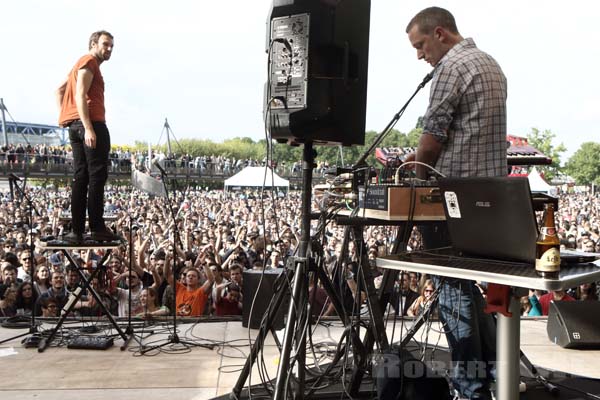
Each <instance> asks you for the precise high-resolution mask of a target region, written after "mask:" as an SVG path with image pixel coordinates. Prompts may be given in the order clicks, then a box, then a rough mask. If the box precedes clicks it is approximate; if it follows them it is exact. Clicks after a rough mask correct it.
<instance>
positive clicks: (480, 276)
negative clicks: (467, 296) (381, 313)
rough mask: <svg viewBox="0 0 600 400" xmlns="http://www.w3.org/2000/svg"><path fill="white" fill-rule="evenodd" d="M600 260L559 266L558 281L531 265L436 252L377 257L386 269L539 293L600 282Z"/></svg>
mask: <svg viewBox="0 0 600 400" xmlns="http://www.w3.org/2000/svg"><path fill="white" fill-rule="evenodd" d="M599 262H600V261H596V262H595V263H582V264H573V265H570V266H568V267H562V268H561V270H560V275H559V278H558V279H544V278H541V277H539V276H538V275H537V273H536V272H535V268H534V265H533V264H529V263H516V262H508V261H500V260H490V259H478V258H467V257H460V256H454V255H447V254H439V253H435V252H425V251H423V252H413V253H405V254H398V255H389V256H385V257H379V258H377V266H378V267H381V268H386V269H396V270H404V271H409V272H421V273H426V274H431V275H440V276H446V277H450V278H460V279H470V280H474V281H483V282H489V283H496V284H500V285H508V286H513V287H522V288H527V289H540V290H562V289H568V288H572V287H576V286H578V285H580V284H582V283H590V282H594V281H597V280H600V266H599V265H598V263H599Z"/></svg>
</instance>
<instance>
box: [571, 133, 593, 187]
mask: <svg viewBox="0 0 600 400" xmlns="http://www.w3.org/2000/svg"><path fill="white" fill-rule="evenodd" d="M598 154H600V143H596V142H586V143H583V144H582V145H581V147H580V148H579V150H577V152H575V154H573V156H572V157H571V158H570V159H569V161H568V162H567V165H566V172H567V174H569V175H570V176H571V177H573V178H574V179H575V181H576V183H577V184H578V185H590V184H592V183H594V184H595V185H600V158H599V157H598Z"/></svg>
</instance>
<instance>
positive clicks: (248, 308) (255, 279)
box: [242, 268, 290, 330]
mask: <svg viewBox="0 0 600 400" xmlns="http://www.w3.org/2000/svg"><path fill="white" fill-rule="evenodd" d="M283 271H284V270H283V268H277V269H272V270H265V273H264V275H263V272H262V271H256V270H247V271H244V279H243V281H242V291H243V295H244V299H243V301H242V326H243V327H244V328H247V327H250V328H251V329H259V328H260V323H261V321H262V319H263V315H265V314H266V313H267V311H268V310H269V306H270V305H271V302H272V300H274V299H275V296H276V294H277V293H276V292H277V290H278V287H277V284H279V285H281V283H280V281H281V280H280V279H279V280H278V278H279V277H280V276H281V274H282V273H283ZM261 278H262V281H261ZM279 290H286V293H284V295H283V296H284V298H283V301H282V302H281V305H280V306H279V309H278V310H277V314H276V315H275V319H274V320H273V323H272V325H271V326H272V327H273V328H274V329H275V330H280V329H283V328H284V326H285V325H284V319H283V316H284V315H285V313H286V312H287V309H288V305H289V299H290V294H289V289H288V286H287V285H285V286H284V289H281V288H279ZM257 291H258V294H257Z"/></svg>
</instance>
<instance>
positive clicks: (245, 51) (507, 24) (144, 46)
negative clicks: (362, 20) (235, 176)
mask: <svg viewBox="0 0 600 400" xmlns="http://www.w3.org/2000/svg"><path fill="white" fill-rule="evenodd" d="M270 4H271V1H270V0H229V1H210V2H209V1H204V0H190V1H188V0H173V1H168V2H167V1H154V0H145V1H137V0H132V1H128V0H118V1H115V0H103V1H94V2H92V1H87V0H77V1H76V0H52V1H48V0H19V1H5V2H3V4H2V23H1V24H0V38H1V39H2V42H1V45H2V58H1V60H0V97H1V98H3V99H4V103H5V105H6V107H7V109H8V111H9V112H10V113H11V115H12V117H13V118H14V119H15V120H16V121H23V122H33V123H42V124H56V123H57V119H58V109H57V105H56V100H55V94H54V93H55V90H56V89H57V87H58V85H59V84H60V83H61V81H62V80H64V78H65V77H66V75H67V73H68V72H69V70H70V69H71V68H72V66H73V65H74V63H75V61H76V60H77V59H78V58H79V57H80V56H82V55H84V54H85V53H87V40H88V38H89V35H90V34H91V32H93V31H96V30H100V29H105V30H108V31H109V32H111V33H112V34H113V35H114V36H115V47H114V50H113V54H112V57H111V59H110V60H109V61H108V62H106V63H103V64H102V67H101V69H102V74H103V76H104V80H105V82H106V108H107V124H108V127H109V129H110V131H111V137H112V142H113V144H133V143H134V142H135V141H145V142H148V143H150V144H164V143H165V136H164V129H163V127H164V121H165V118H168V120H169V124H170V126H171V129H172V132H173V134H174V136H175V138H176V139H178V140H181V139H184V138H197V139H210V140H212V141H215V142H220V141H222V140H225V139H228V138H234V137H250V138H252V139H254V140H259V139H262V138H264V137H265V134H264V127H263V122H262V101H263V85H264V82H265V80H266V75H267V54H266V52H265V43H266V22H267V14H268V10H269V6H270ZM431 5H437V6H441V7H444V8H447V9H448V10H450V11H451V12H452V13H453V14H454V16H455V19H456V21H457V25H458V29H459V31H460V33H461V34H462V35H463V37H472V38H473V39H474V40H475V42H476V44H477V45H478V47H479V48H480V49H482V50H483V51H485V52H487V53H489V54H491V55H492V56H493V57H494V58H495V59H496V60H497V61H498V62H499V64H500V65H501V67H502V69H503V71H504V73H505V75H506V76H507V79H508V102H507V107H508V133H509V134H513V135H518V136H526V135H527V134H528V133H530V132H531V129H532V128H533V127H535V128H538V129H540V130H546V129H548V130H551V131H552V132H553V133H554V134H555V135H556V139H555V141H554V144H555V145H558V144H559V143H563V144H564V145H565V146H566V147H567V152H566V154H565V156H563V161H565V160H566V159H567V158H568V157H569V156H570V155H572V154H573V153H574V152H575V151H577V149H579V147H580V145H581V143H583V142H587V141H596V142H598V141H600V139H598V138H599V136H598V130H599V129H600V128H599V127H600V111H599V110H600V80H599V79H597V75H598V72H597V71H596V69H597V68H598V66H599V65H600V47H599V46H598V45H597V43H598V40H599V39H598V37H599V36H600V35H599V33H600V27H599V26H598V24H597V16H598V15H600V13H599V8H600V3H598V2H595V1H591V0H590V1H583V0H573V1H570V2H567V1H554V0H544V1H542V0H528V1H524V0H505V1H493V2H492V1H481V0H478V1H475V0H462V1H446V0H440V1H438V2H430V1H417V0H413V1H401V0H372V1H371V19H370V24H371V26H370V47H369V78H368V99H367V119H366V129H367V130H374V131H378V132H379V131H381V130H382V129H383V128H384V127H385V126H386V125H387V123H388V122H389V121H390V120H391V119H392V117H393V116H394V114H395V113H396V112H397V111H398V110H399V109H400V107H402V105H403V104H404V103H405V102H406V100H408V98H409V97H410V95H411V94H412V93H413V92H414V90H415V89H416V87H417V85H418V84H419V83H420V82H421V80H422V78H423V77H424V76H425V75H426V74H427V73H428V72H429V71H430V69H431V67H430V66H429V65H428V64H426V63H425V62H424V61H422V60H417V57H416V51H415V50H414V49H412V47H411V46H410V43H409V42H408V39H407V37H406V34H405V27H406V24H407V23H408V21H409V20H410V19H411V18H412V16H414V14H416V13H417V12H418V11H420V10H421V9H423V8H425V7H428V6H431ZM428 91H429V87H426V89H425V90H422V91H421V92H420V93H419V95H417V97H416V98H415V100H414V101H413V102H412V103H411V105H410V106H409V108H408V110H407V111H406V113H405V114H404V116H403V118H402V119H401V120H400V121H399V122H398V124H397V125H396V128H397V129H398V130H400V131H402V132H408V131H410V130H411V129H412V128H413V127H414V126H415V124H416V121H417V118H418V117H419V116H420V115H423V114H424V112H425V109H426V107H427V97H428ZM161 134H162V138H161Z"/></svg>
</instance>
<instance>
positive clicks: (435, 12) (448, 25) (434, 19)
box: [406, 7, 458, 35]
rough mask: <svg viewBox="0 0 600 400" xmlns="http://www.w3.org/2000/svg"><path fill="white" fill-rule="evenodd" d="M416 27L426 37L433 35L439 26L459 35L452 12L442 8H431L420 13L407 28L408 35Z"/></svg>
mask: <svg viewBox="0 0 600 400" xmlns="http://www.w3.org/2000/svg"><path fill="white" fill-rule="evenodd" d="M415 25H417V27H418V28H419V32H421V33H422V34H425V35H429V34H431V33H432V32H433V30H434V29H435V28H436V27H438V26H441V27H442V28H445V29H447V30H449V31H450V32H452V33H456V34H458V28H457V27H456V21H455V20H454V16H453V15H452V14H451V13H450V11H448V10H446V9H444V8H440V7H429V8H426V9H424V10H421V11H419V13H418V14H417V15H415V16H414V17H413V19H411V20H410V22H409V23H408V25H407V26H406V33H408V32H409V31H410V30H411V29H412V28H413V26H415Z"/></svg>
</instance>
